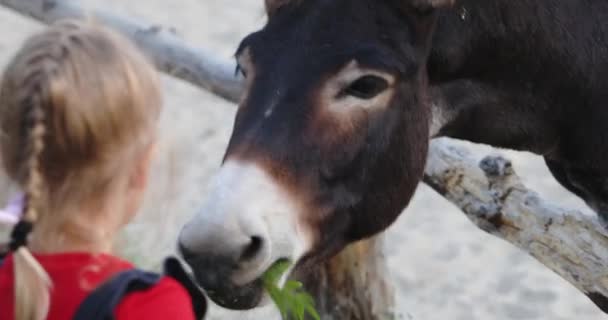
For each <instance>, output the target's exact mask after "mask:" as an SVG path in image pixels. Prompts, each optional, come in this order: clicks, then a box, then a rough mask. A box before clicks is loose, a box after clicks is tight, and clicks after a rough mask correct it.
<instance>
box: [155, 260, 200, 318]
mask: <svg viewBox="0 0 608 320" xmlns="http://www.w3.org/2000/svg"><path fill="white" fill-rule="evenodd" d="M164 273H165V274H166V275H167V276H169V277H171V278H173V279H175V281H177V282H179V283H180V284H181V285H182V287H184V289H186V291H188V294H189V295H190V299H192V307H193V308H194V314H195V316H196V319H204V318H205V314H206V313H207V297H206V296H205V294H204V293H203V291H201V289H200V288H199V287H198V285H196V283H195V282H194V280H193V279H192V277H191V276H190V274H188V273H187V272H186V270H184V267H183V266H182V264H181V263H180V262H179V261H178V260H177V259H175V258H173V257H169V258H167V259H166V260H165V264H164Z"/></svg>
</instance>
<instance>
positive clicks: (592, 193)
mask: <svg viewBox="0 0 608 320" xmlns="http://www.w3.org/2000/svg"><path fill="white" fill-rule="evenodd" d="M545 163H546V164H547V167H549V170H550V171H551V173H552V174H553V176H554V177H555V179H556V180H557V181H558V182H559V183H560V184H561V185H562V186H564V187H565V188H566V189H568V190H569V191H570V192H572V193H574V194H575V195H577V196H579V197H580V198H582V199H583V200H584V201H585V202H586V203H587V205H588V206H589V207H590V208H591V209H593V210H594V211H595V212H596V213H597V214H598V216H599V217H600V220H601V221H602V223H604V225H605V226H607V227H608V176H606V175H603V174H601V173H600V172H597V171H595V170H587V169H582V168H573V167H568V166H564V165H563V164H562V163H560V162H558V161H554V160H550V159H547V158H545Z"/></svg>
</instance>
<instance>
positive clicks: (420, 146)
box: [180, 0, 608, 308]
mask: <svg viewBox="0 0 608 320" xmlns="http://www.w3.org/2000/svg"><path fill="white" fill-rule="evenodd" d="M451 2H452V1H449V0H443V1H442V0H302V1H295V0H292V1H288V0H287V1H286V0H283V1H277V0H267V11H268V14H269V20H268V23H267V25H266V26H265V27H264V28H263V29H262V30H260V31H258V32H255V33H253V34H251V35H249V36H248V37H246V38H245V39H244V40H243V41H242V43H241V45H240V47H239V49H238V52H237V55H236V56H237V59H238V62H239V64H240V70H241V71H242V73H243V75H244V76H245V78H246V83H247V84H246V87H247V88H246V92H245V95H244V97H243V99H242V102H241V104H240V108H239V110H238V114H237V117H236V122H235V125H234V132H233V135H232V139H231V140H230V145H229V147H228V150H227V152H226V156H225V161H224V164H223V166H222V168H221V170H220V171H219V173H218V175H217V178H216V180H215V185H214V187H213V188H212V192H211V193H210V194H209V199H208V200H207V204H206V205H205V206H204V207H203V208H202V209H201V210H200V212H199V213H198V214H197V215H196V216H195V217H194V218H193V220H192V221H191V222H189V223H188V224H187V225H186V226H185V227H184V229H183V231H182V233H181V235H180V245H181V248H182V252H183V254H184V256H185V258H186V260H187V261H188V263H189V264H190V265H191V266H192V268H193V270H194V272H195V274H196V277H197V279H198V281H199V282H200V283H201V284H202V285H203V287H205V288H206V289H207V290H208V292H209V294H210V296H211V297H212V298H213V299H214V300H215V301H216V302H218V303H220V304H221V305H223V306H226V307H229V308H251V307H254V306H257V305H259V304H260V303H261V300H263V299H262V297H263V294H262V292H263V290H262V288H261V286H260V281H259V278H260V276H261V274H262V273H263V272H264V271H265V270H267V268H268V267H269V266H271V265H272V264H273V263H274V262H276V261H277V260H280V259H289V260H291V261H293V262H295V263H299V264H300V265H301V264H303V263H305V262H311V261H319V259H323V258H326V257H328V256H330V255H332V254H335V253H336V252H337V251H339V250H341V249H342V248H343V247H344V246H345V245H346V244H348V243H351V242H353V241H356V240H359V239H362V238H365V237H368V236H371V235H374V234H377V233H379V232H381V231H382V230H384V229H385V228H386V227H387V226H389V225H390V224H391V223H393V222H394V221H395V219H396V218H397V217H398V216H399V214H400V213H401V212H402V210H403V209H404V208H405V207H406V206H407V204H408V202H409V200H410V198H411V197H412V195H413V193H414V191H415V189H416V186H417V184H418V183H419V181H420V179H421V177H422V174H423V169H424V166H425V159H426V156H427V148H428V144H429V138H431V137H433V136H439V135H445V136H452V137H456V138H462V139H468V140H471V141H474V142H480V143H488V144H492V145H494V146H498V147H506V148H513V149H519V150H529V151H533V152H536V153H538V154H541V155H543V156H545V159H547V163H548V165H549V167H550V168H551V170H552V171H553V172H554V174H555V176H556V177H557V179H558V180H559V181H560V182H561V183H562V184H563V185H565V186H566V187H568V188H569V189H570V190H572V191H573V192H575V193H577V194H578V195H580V196H581V197H583V198H584V199H585V200H587V202H588V203H589V204H590V205H591V206H592V207H593V208H595V209H596V210H597V211H598V212H600V213H602V212H606V210H605V208H608V206H606V201H607V200H608V196H607V189H608V186H607V183H606V179H605V177H607V175H606V173H607V171H608V162H607V161H606V160H605V158H606V156H607V155H608V154H607V151H608V127H607V125H606V123H608V109H606V108H605V107H604V104H605V103H606V100H607V99H608V24H606V23H605V22H604V21H606V19H608V1H605V0H462V1H459V2H457V3H456V4H454V5H453V6H450V7H449V8H448V7H447V6H448V5H451Z"/></svg>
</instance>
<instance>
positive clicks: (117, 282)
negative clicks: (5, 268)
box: [0, 255, 207, 320]
mask: <svg viewBox="0 0 608 320" xmlns="http://www.w3.org/2000/svg"><path fill="white" fill-rule="evenodd" d="M3 258H4V257H3V256H2V255H0V266H2V262H3ZM163 274H164V275H165V276H168V277H171V278H173V279H174V280H175V281H177V282H178V283H179V284H181V285H182V287H184V289H186V291H187V292H188V294H189V295H190V298H191V299H192V306H193V308H194V314H195V316H196V319H203V318H204V317H205V314H206V312H207V298H206V297H205V295H204V294H203V292H202V291H201V290H200V289H199V288H198V286H197V285H196V284H195V283H194V281H193V280H192V278H191V277H190V275H189V274H188V273H187V272H186V271H185V270H184V269H183V267H182V265H181V263H180V262H179V261H178V260H177V259H175V258H173V257H169V258H167V259H165V261H164V266H163ZM161 278H162V275H160V274H156V273H152V272H147V271H143V270H140V269H130V270H126V271H122V272H119V273H118V274H116V275H115V276H114V277H112V278H111V279H110V280H108V281H106V282H105V283H103V284H102V285H100V286H99V287H97V288H96V289H95V290H93V291H92V292H91V293H90V294H89V295H88V296H87V297H86V298H85V299H84V300H83V301H82V302H81V303H80V305H79V306H78V309H76V313H75V314H74V318H73V320H114V319H115V318H114V310H115V309H116V307H118V305H119V304H120V302H121V301H122V299H123V298H124V297H125V296H127V295H128V294H129V293H132V292H137V291H144V290H147V289H149V288H151V287H153V286H155V285H156V284H157V283H158V282H159V281H160V279H161Z"/></svg>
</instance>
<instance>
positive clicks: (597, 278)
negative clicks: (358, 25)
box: [0, 0, 608, 313]
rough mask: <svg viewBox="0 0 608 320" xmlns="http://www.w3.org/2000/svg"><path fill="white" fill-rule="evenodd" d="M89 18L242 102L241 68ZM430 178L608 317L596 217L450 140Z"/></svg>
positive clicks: (62, 7) (434, 158)
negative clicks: (561, 204) (237, 72)
mask: <svg viewBox="0 0 608 320" xmlns="http://www.w3.org/2000/svg"><path fill="white" fill-rule="evenodd" d="M0 4H2V5H4V6H5V7H8V8H11V9H14V10H16V11H18V12H20V13H22V14H25V15H28V16H30V17H33V18H35V19H37V20H40V21H43V22H47V23H48V22H52V21H56V20H58V19H61V18H80V17H83V16H84V10H83V9H82V8H81V7H79V5H78V4H77V3H75V2H71V1H68V0H0ZM90 15H91V16H93V17H95V18H96V19H98V20H100V21H101V22H103V23H105V24H107V25H109V26H111V27H114V28H116V29H118V30H119V31H121V32H122V33H124V34H126V35H127V36H129V37H130V38H131V39H133V40H134V41H135V42H136V43H137V44H138V45H139V46H140V47H141V49H142V50H143V51H144V52H146V53H147V54H148V55H149V56H150V57H152V58H153V59H154V61H155V63H156V64H157V66H158V68H159V69H160V70H162V71H164V72H166V73H168V74H170V75H172V76H175V77H177V78H180V79H183V80H186V81H188V82H190V83H192V84H194V85H196V86H199V87H201V88H203V89H206V90H208V91H211V92H212V93H215V94H216V95H218V96H221V97H223V98H225V99H227V100H229V101H232V102H237V101H238V99H239V95H240V92H241V88H242V86H241V81H240V79H237V78H236V77H235V76H234V74H233V72H232V71H233V70H234V69H233V67H234V64H232V63H228V62H224V61H221V60H219V59H217V58H215V57H214V56H213V55H212V54H211V53H209V52H207V51H205V50H203V49H200V48H194V47H192V46H189V45H188V44H186V43H184V42H183V41H181V40H180V39H177V38H176V37H175V36H174V35H172V34H171V33H169V32H166V31H163V29H162V28H159V27H156V26H149V25H148V26H146V25H140V24H138V23H135V22H132V21H129V20H127V19H122V18H117V17H115V16H113V15H110V14H108V13H106V12H102V11H92V12H91V13H90ZM424 180H425V182H426V183H427V184H429V185H430V186H432V187H433V188H434V189H435V190H436V191H438V192H439V193H440V194H442V195H443V196H444V197H445V198H446V199H448V200H449V201H451V202H452V203H454V204H455V205H456V206H458V207H459V208H460V209H462V210H463V211H464V213H465V214H466V215H467V216H468V217H469V218H470V220H471V221H473V223H475V224H476V225H477V226H478V227H480V228H481V229H483V230H485V231H487V232H489V233H490V234H492V235H494V236H497V237H499V238H502V239H504V240H506V241H508V242H510V243H512V244H513V245H515V246H517V247H519V248H521V249H522V250H524V251H526V252H528V253H529V254H530V255H532V256H534V257H535V258H536V259H538V260H539V261H540V262H541V263H543V264H544V265H545V266H547V267H548V268H549V269H551V270H553V271H554V272H556V273H557V274H559V275H560V276H562V277H563V278H564V279H566V280H567V281H569V282H570V283H571V284H573V285H574V286H575V287H576V288H578V289H579V290H580V291H581V292H583V293H584V294H586V295H587V296H589V297H590V298H591V299H592V300H593V301H594V302H595V303H596V305H598V307H600V308H601V309H602V310H603V311H604V312H606V313H608V233H607V232H606V229H604V228H603V227H602V226H601V224H600V223H599V221H598V219H597V218H596V217H595V216H587V215H584V214H583V213H581V212H577V211H573V210H566V209H562V208H558V207H555V206H552V205H551V204H549V203H547V202H546V201H545V200H543V199H542V198H541V197H539V196H538V194H536V193H535V192H533V191H531V190H529V189H527V188H526V187H525V186H524V185H523V184H522V183H521V181H520V179H519V178H518V177H517V175H516V174H515V173H514V172H513V169H512V167H511V164H510V162H509V161H508V160H506V159H504V158H501V157H487V158H485V159H484V160H483V161H482V162H481V163H479V164H478V163H477V162H476V161H475V160H474V159H473V158H472V157H471V156H470V155H469V154H468V153H467V152H466V150H464V149H462V148H457V147H454V146H452V145H450V144H449V143H447V142H446V141H444V140H436V141H433V142H432V143H431V150H430V154H429V162H428V166H427V170H426V175H425V179H424Z"/></svg>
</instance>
